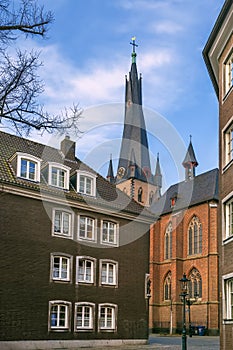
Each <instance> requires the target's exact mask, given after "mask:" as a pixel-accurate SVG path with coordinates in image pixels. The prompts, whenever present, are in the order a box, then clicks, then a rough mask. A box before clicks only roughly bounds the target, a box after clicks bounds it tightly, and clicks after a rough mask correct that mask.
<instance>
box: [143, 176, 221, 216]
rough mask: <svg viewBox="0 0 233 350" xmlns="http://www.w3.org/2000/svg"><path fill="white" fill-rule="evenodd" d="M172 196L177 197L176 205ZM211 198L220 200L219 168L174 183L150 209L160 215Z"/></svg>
mask: <svg viewBox="0 0 233 350" xmlns="http://www.w3.org/2000/svg"><path fill="white" fill-rule="evenodd" d="M172 198H176V201H175V205H174V207H171V199H172ZM211 200H216V201H218V169H213V170H210V171H207V172H206V173H203V174H201V175H198V176H195V177H194V178H192V179H189V180H187V181H182V182H179V183H177V184H175V185H172V186H171V187H169V189H168V190H167V191H166V192H165V193H164V194H163V196H162V197H161V198H160V199H159V201H158V202H155V203H154V204H153V205H152V207H151V208H150V209H151V211H152V212H153V213H154V214H155V215H156V217H158V216H160V215H165V214H168V213H171V212H172V211H178V210H181V209H186V208H189V207H192V206H194V205H198V204H201V203H203V202H207V201H211Z"/></svg>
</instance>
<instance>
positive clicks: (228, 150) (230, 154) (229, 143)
mask: <svg viewBox="0 0 233 350" xmlns="http://www.w3.org/2000/svg"><path fill="white" fill-rule="evenodd" d="M222 138H223V143H224V145H223V151H224V154H223V168H224V167H226V166H227V165H228V164H229V163H231V162H232V160H233V118H231V119H230V121H229V122H228V123H227V125H226V127H225V128H224V130H223V131H222ZM224 170H225V169H224Z"/></svg>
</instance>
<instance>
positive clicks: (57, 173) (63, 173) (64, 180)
mask: <svg viewBox="0 0 233 350" xmlns="http://www.w3.org/2000/svg"><path fill="white" fill-rule="evenodd" d="M69 177H70V168H69V167H67V166H65V165H62V164H58V163H49V177H48V182H49V185H51V186H55V187H59V188H62V189H65V190H68V189H69Z"/></svg>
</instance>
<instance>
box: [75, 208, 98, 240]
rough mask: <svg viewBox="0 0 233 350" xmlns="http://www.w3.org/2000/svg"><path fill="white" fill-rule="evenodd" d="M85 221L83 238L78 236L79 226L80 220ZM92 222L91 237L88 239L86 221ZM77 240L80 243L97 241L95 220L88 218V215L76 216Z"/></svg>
mask: <svg viewBox="0 0 233 350" xmlns="http://www.w3.org/2000/svg"><path fill="white" fill-rule="evenodd" d="M82 219H85V234H84V237H82V236H81V234H80V225H81V220H82ZM89 220H91V221H92V237H91V238H90V237H88V230H87V226H88V221H89ZM78 240H80V241H91V242H96V241H97V220H96V219H94V218H92V217H90V216H88V215H85V214H84V215H78Z"/></svg>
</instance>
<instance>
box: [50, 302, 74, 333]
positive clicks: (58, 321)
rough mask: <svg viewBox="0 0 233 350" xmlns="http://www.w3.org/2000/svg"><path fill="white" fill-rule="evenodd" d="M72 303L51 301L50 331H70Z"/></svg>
mask: <svg viewBox="0 0 233 350" xmlns="http://www.w3.org/2000/svg"><path fill="white" fill-rule="evenodd" d="M70 308H71V303H68V302H66V301H50V303H49V319H50V324H49V328H50V330H64V331H65V330H69V328H70Z"/></svg>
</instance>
